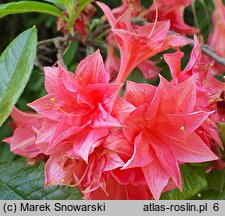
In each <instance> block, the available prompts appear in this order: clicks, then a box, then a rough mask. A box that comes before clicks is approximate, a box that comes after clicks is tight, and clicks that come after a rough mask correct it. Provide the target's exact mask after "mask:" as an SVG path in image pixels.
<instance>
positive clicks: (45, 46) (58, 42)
mask: <svg viewBox="0 0 225 216" xmlns="http://www.w3.org/2000/svg"><path fill="white" fill-rule="evenodd" d="M73 39H74V38H71V36H70V35H65V36H64V37H56V38H50V39H47V40H43V41H39V42H38V44H37V60H36V66H37V67H40V68H41V69H42V68H43V65H42V64H41V61H40V60H48V62H49V58H48V57H46V56H45V55H46V54H49V53H52V52H57V54H56V56H57V60H58V62H59V63H60V64H61V65H62V66H63V67H65V68H66V65H65V64H64V61H63V53H64V51H65V50H66V47H67V46H68V43H69V41H71V40H73ZM52 45H53V46H54V47H55V48H56V49H50V48H49V46H52ZM43 51H44V53H43Z"/></svg>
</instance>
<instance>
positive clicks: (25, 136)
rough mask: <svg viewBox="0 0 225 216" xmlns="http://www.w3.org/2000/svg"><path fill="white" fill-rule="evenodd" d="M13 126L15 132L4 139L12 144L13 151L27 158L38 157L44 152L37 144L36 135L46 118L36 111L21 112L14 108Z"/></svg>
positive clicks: (12, 115) (12, 114)
mask: <svg viewBox="0 0 225 216" xmlns="http://www.w3.org/2000/svg"><path fill="white" fill-rule="evenodd" d="M11 117H12V118H13V124H12V128H13V129H14V133H13V135H12V136H11V137H8V138H6V139H4V140H3V141H4V142H6V143H8V144H9V145H10V149H11V151H12V152H13V153H15V154H18V155H21V156H23V157H27V158H35V157H38V155H40V154H41V153H42V152H41V151H40V149H39V148H38V147H37V146H36V136H37V132H38V130H40V128H41V126H42V123H43V121H44V118H43V117H42V116H40V115H38V114H35V113H28V112H21V111H19V110H18V109H16V108H14V109H13V111H12V113H11Z"/></svg>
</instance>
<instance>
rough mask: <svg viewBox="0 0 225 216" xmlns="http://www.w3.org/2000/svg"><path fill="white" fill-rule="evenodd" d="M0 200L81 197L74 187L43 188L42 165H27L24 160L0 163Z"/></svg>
mask: <svg viewBox="0 0 225 216" xmlns="http://www.w3.org/2000/svg"><path fill="white" fill-rule="evenodd" d="M0 173H1V175H0V200H11V199H13V200H18V199H19V200H20V199H24V200H28V199H32V200H43V199H46V200H50V199H51V200H65V199H81V195H80V193H79V191H78V190H77V189H76V188H71V187H65V186H51V187H48V188H44V167H43V164H42V163H38V164H37V165H36V166H29V165H27V163H26V161H25V160H17V161H12V162H8V163H0Z"/></svg>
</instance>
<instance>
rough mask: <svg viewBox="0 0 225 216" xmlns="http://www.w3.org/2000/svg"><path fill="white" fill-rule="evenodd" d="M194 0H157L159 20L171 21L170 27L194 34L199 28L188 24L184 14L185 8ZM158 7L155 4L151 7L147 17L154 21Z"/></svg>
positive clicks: (180, 31) (178, 31)
mask: <svg viewBox="0 0 225 216" xmlns="http://www.w3.org/2000/svg"><path fill="white" fill-rule="evenodd" d="M192 2H193V0H172V1H167V0H156V5H157V10H158V13H159V14H158V20H160V21H167V20H169V21H170V24H171V27H170V29H171V30H173V31H175V32H177V33H180V34H188V35H193V34H195V33H198V32H199V30H198V29H196V28H194V27H191V26H189V25H187V24H186V23H185V22H184V18H183V14H184V9H185V8H186V7H188V6H189V5H190V4H191V3H192ZM155 13H156V7H155V5H154V4H153V5H152V6H151V7H150V8H149V12H148V14H147V19H148V20H150V21H153V20H154V19H155Z"/></svg>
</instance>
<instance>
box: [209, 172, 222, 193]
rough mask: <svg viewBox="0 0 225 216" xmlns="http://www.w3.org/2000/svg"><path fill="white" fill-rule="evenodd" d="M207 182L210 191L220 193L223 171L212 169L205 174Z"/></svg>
mask: <svg viewBox="0 0 225 216" xmlns="http://www.w3.org/2000/svg"><path fill="white" fill-rule="evenodd" d="M207 180H208V187H209V188H210V189H213V190H216V191H219V192H222V190H223V187H224V185H225V169H223V170H221V171H218V170H215V169H213V170H212V171H211V172H209V173H208V174H207Z"/></svg>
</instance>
